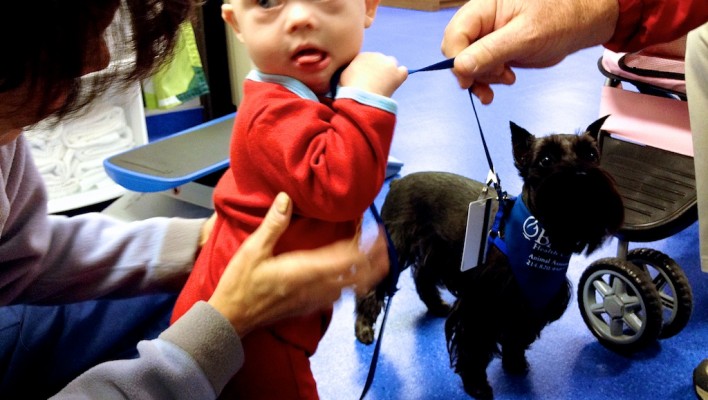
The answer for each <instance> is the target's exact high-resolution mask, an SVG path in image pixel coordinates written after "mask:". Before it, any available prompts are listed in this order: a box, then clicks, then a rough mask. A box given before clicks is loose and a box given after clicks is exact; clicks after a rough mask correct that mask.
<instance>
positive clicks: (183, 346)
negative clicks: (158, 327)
mask: <svg viewBox="0 0 708 400" xmlns="http://www.w3.org/2000/svg"><path fill="white" fill-rule="evenodd" d="M138 351H139V353H140V355H139V357H138V358H136V359H132V360H117V361H110V362H106V363H103V364H100V365H98V366H96V367H94V368H92V369H90V370H89V371H87V372H85V373H84V374H82V375H81V376H79V377H78V378H76V379H75V380H74V381H72V382H71V383H69V385H68V386H67V387H65V388H64V389H63V390H62V391H61V392H59V393H57V394H56V395H55V396H54V397H52V399H98V398H100V399H109V400H111V399H156V400H158V399H170V400H173V399H176V400H181V399H185V400H187V399H189V400H200V399H215V398H216V396H217V395H218V394H219V393H220V392H221V390H223V388H224V386H225V385H226V383H227V382H228V381H229V379H231V377H232V376H233V375H234V374H235V373H236V372H237V371H238V370H239V369H240V368H241V366H242V365H243V347H242V346H241V341H240V339H239V338H238V336H237V335H236V331H234V329H233V327H231V324H230V323H229V322H228V321H227V320H226V319H225V318H224V317H223V316H222V315H221V314H219V313H218V312H217V311H216V310H215V309H213V308H212V307H211V306H210V305H209V304H208V303H206V302H199V303H197V304H195V305H194V306H193V307H192V308H191V309H190V310H189V311H188V312H187V313H186V314H184V315H183V316H182V318H180V319H179V320H178V321H177V322H176V323H175V324H173V325H172V326H170V327H169V328H168V329H167V330H165V331H164V332H163V333H162V334H161V335H160V337H159V338H157V339H154V340H150V341H143V342H140V343H139V344H138Z"/></svg>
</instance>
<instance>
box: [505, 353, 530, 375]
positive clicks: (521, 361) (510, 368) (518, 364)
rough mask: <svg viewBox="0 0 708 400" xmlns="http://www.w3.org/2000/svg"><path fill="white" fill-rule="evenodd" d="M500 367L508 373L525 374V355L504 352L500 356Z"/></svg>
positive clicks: (526, 367)
mask: <svg viewBox="0 0 708 400" xmlns="http://www.w3.org/2000/svg"><path fill="white" fill-rule="evenodd" d="M502 368H504V371H505V372H506V373H508V374H512V375H526V374H527V373H528V372H529V362H528V361H526V356H525V355H524V354H523V353H521V354H514V355H509V354H504V355H503V356H502Z"/></svg>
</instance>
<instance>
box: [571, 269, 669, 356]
mask: <svg viewBox="0 0 708 400" xmlns="http://www.w3.org/2000/svg"><path fill="white" fill-rule="evenodd" d="M578 307H579V308H580V314H581V315H582V317H583V321H585V325H587V327H588V328H589V329H590V331H591V332H592V334H593V335H594V336H595V337H596V338H597V339H598V341H599V342H600V343H601V344H602V345H603V346H605V347H607V348H609V349H611V350H614V351H618V352H634V351H637V350H640V349H642V348H644V347H646V346H647V345H648V344H650V343H652V342H655V341H656V340H657V338H658V337H659V332H660V331H661V327H662V308H661V302H660V298H659V292H658V291H657V290H656V287H655V286H654V282H653V281H652V280H651V278H650V277H649V275H648V274H647V273H645V272H644V271H642V270H641V269H640V268H639V267H637V266H636V265H634V264H632V263H630V262H627V261H624V260H620V259H617V258H603V259H600V260H597V261H595V262H594V263H592V264H590V266H589V267H588V268H587V269H586V270H585V271H584V272H583V274H582V276H581V277H580V282H579V284H578Z"/></svg>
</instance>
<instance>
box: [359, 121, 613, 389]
mask: <svg viewBox="0 0 708 400" xmlns="http://www.w3.org/2000/svg"><path fill="white" fill-rule="evenodd" d="M605 118H606V117H605ZM605 118H601V119H599V120H597V121H595V122H594V123H593V124H591V125H590V126H589V127H588V128H587V130H586V131H585V132H584V133H582V134H576V135H573V134H553V135H549V136H546V137H542V138H536V137H535V136H533V135H532V134H530V133H529V132H528V131H526V130H525V129H523V128H520V127H519V126H517V125H515V124H514V123H511V132H512V144H513V155H514V163H515V166H516V168H517V169H518V171H519V175H520V176H521V178H522V179H523V181H524V185H523V189H522V193H521V195H520V198H522V199H523V200H524V201H525V203H526V205H527V206H528V208H529V210H530V211H531V213H532V214H533V215H534V216H535V217H536V218H537V219H538V220H539V221H540V222H541V224H542V225H543V227H544V228H545V229H546V234H547V236H548V238H549V239H550V241H551V243H552V244H553V246H554V248H556V249H561V250H562V251H565V252H568V253H571V252H573V253H579V252H582V251H583V250H584V251H585V252H586V253H587V254H589V253H591V252H593V251H594V250H595V249H597V248H598V247H599V246H600V245H602V243H603V242H604V240H605V239H606V238H607V237H608V236H610V235H611V234H613V233H614V232H616V231H617V230H618V229H619V227H620V226H621V224H622V220H623V217H624V207H623V205H622V200H621V197H620V196H619V194H618V193H617V191H616V189H615V187H614V181H613V179H612V178H611V177H610V176H609V175H608V174H607V173H606V172H604V171H603V170H602V169H600V166H599V150H598V147H597V135H598V133H599V131H600V127H601V126H602V123H603V122H604V120H605ZM484 187H485V186H484V184H482V183H480V182H477V181H474V180H471V179H468V178H465V177H463V176H460V175H456V174H451V173H445V172H421V173H414V174H410V175H408V176H406V177H404V178H401V179H399V180H396V181H394V182H392V183H391V189H390V191H389V193H388V196H387V197H386V200H385V203H384V205H383V208H382V213H381V216H382V218H383V220H384V224H385V225H386V228H387V230H388V231H389V233H390V235H391V239H392V241H393V243H394V246H395V247H396V250H397V252H398V259H399V265H400V266H401V267H402V268H405V267H408V266H410V267H411V270H412V273H413V277H414V281H415V285H416V290H417V292H418V294H419V297H420V298H421V300H422V301H423V302H424V303H425V304H426V306H427V308H428V310H429V312H430V313H431V314H433V315H436V316H441V317H442V316H447V321H446V323H445V334H446V338H447V343H448V351H449V354H450V362H451V365H452V366H453V368H454V369H455V372H456V373H458V374H459V375H460V377H461V378H462V381H463V384H464V388H465V390H466V392H467V393H468V394H470V395H471V396H473V397H476V398H480V399H483V398H492V388H491V386H490V385H489V383H488V382H487V374H486V368H487V366H488V365H489V363H490V362H491V360H492V358H493V357H494V356H495V355H496V356H501V357H502V365H503V367H504V369H505V371H507V372H509V373H515V374H520V373H526V372H527V370H528V363H527V361H526V356H525V352H526V350H527V349H528V348H529V346H530V345H531V343H533V342H534V341H535V340H536V339H537V338H538V337H539V336H540V333H541V330H542V329H543V328H544V327H545V326H546V325H548V324H549V323H551V322H553V321H555V320H557V319H559V318H560V317H561V316H562V315H563V313H564V312H565V309H566V308H567V305H568V302H569V300H570V296H571V295H570V289H571V288H570V284H569V282H568V281H567V279H566V280H565V283H564V284H563V285H562V287H560V288H558V289H557V293H556V294H555V295H554V296H553V300H552V301H551V302H550V304H548V305H547V306H545V308H543V309H534V308H532V307H531V305H530V304H529V301H528V299H526V298H525V295H524V294H523V293H522V292H521V289H520V288H519V285H518V284H517V281H516V279H515V277H514V274H513V273H512V271H511V267H510V265H509V262H508V260H507V258H506V256H505V255H504V254H502V253H501V252H500V251H499V250H498V249H497V248H496V247H495V246H490V247H489V249H488V253H487V259H486V262H485V263H484V264H483V265H480V266H478V267H476V268H473V269H470V270H468V271H466V272H460V264H461V259H462V250H463V245H464V244H463V242H464V237H465V226H466V221H467V210H468V205H469V203H470V202H471V201H474V200H477V198H478V197H479V195H480V193H481V191H482V190H483V189H484ZM497 206H498V205H497V204H496V203H495V207H497ZM493 215H494V212H492V216H493ZM502 234H503V232H502ZM439 287H444V288H446V289H448V290H449V291H450V292H451V293H452V294H453V295H454V296H455V297H456V298H457V299H456V301H455V303H454V305H453V306H452V308H451V307H450V305H449V304H447V303H446V302H445V301H444V300H443V299H442V298H441V296H440V292H439ZM382 294H383V292H382V291H380V290H379V291H372V292H371V293H369V294H368V295H366V296H365V297H362V298H359V299H357V307H356V314H357V320H356V326H355V333H356V336H357V338H358V339H359V340H360V341H361V342H363V343H371V342H372V341H373V339H374V330H373V325H374V323H375V321H376V318H377V316H378V315H379V313H380V311H381V307H382V305H383V295H382ZM499 346H501V350H500V349H499Z"/></svg>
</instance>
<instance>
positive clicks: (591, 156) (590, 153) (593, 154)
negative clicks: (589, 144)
mask: <svg viewBox="0 0 708 400" xmlns="http://www.w3.org/2000/svg"><path fill="white" fill-rule="evenodd" d="M583 156H584V157H585V159H586V160H588V161H590V162H597V161H598V160H599V159H600V155H599V154H598V153H597V150H595V149H588V150H587V151H586V152H585V154H584V155H583Z"/></svg>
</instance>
